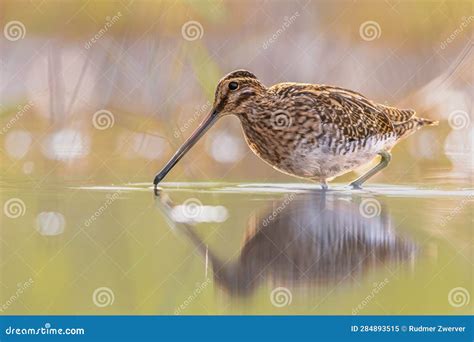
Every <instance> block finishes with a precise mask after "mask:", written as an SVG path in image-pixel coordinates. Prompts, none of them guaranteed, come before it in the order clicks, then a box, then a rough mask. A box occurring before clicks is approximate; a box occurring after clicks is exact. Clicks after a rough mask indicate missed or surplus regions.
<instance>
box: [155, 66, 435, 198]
mask: <svg viewBox="0 0 474 342" xmlns="http://www.w3.org/2000/svg"><path fill="white" fill-rule="evenodd" d="M230 114H233V115H236V116H237V117H238V118H239V119H240V121H241V123H242V128H243V132H244V136H245V139H246V141H247V144H248V145H249V147H250V149H251V150H252V151H253V152H254V153H255V154H256V155H257V156H259V157H260V158H261V159H263V160H264V161H265V162H266V163H268V164H269V165H270V166H272V167H273V168H275V169H277V170H278V171H281V172H283V173H286V174H289V175H292V176H296V177H300V178H305V179H310V180H312V181H315V182H319V183H320V184H321V186H322V188H323V189H327V183H326V182H327V181H328V180H331V179H332V178H334V177H336V176H339V175H342V174H344V173H347V172H349V171H351V170H353V169H355V168H357V167H359V166H361V165H363V164H366V163H368V162H369V161H371V160H372V159H373V158H375V157H376V156H377V155H379V156H380V157H381V160H380V162H379V163H378V164H377V165H376V166H375V167H373V168H372V169H370V170H369V171H368V172H366V173H365V174H363V175H362V176H361V177H359V178H358V179H356V180H355V181H353V182H352V183H351V184H350V185H351V186H352V187H353V188H360V187H361V185H362V183H364V182H365V181H366V180H367V179H369V178H370V177H372V176H373V175H375V174H376V173H377V172H379V171H380V170H382V169H383V168H385V167H386V166H387V165H388V164H389V162H390V159H391V154H390V150H391V149H392V147H393V146H394V145H395V144H396V143H397V142H399V141H400V140H401V139H403V138H405V137H407V136H409V135H411V134H412V133H414V132H415V131H417V130H418V129H419V128H421V127H423V126H430V125H436V124H437V122H435V121H432V120H428V119H423V118H418V117H416V116H415V111H414V110H412V109H397V108H394V107H389V106H385V105H382V104H378V103H375V102H373V101H371V100H369V99H367V98H366V97H365V96H363V95H361V94H359V93H357V92H354V91H351V90H347V89H343V88H339V87H334V86H328V85H318V84H304V83H279V84H276V85H274V86H271V87H269V88H267V87H266V86H265V85H263V84H262V83H261V82H260V81H259V80H258V78H257V77H256V76H255V75H254V74H252V73H251V72H249V71H246V70H237V71H234V72H231V73H230V74H228V75H226V76H225V77H224V78H222V79H221V80H220V81H219V83H218V85H217V88H216V92H215V98H214V104H213V107H212V109H211V111H210V113H209V115H208V116H207V117H206V118H205V119H204V121H203V122H202V123H201V124H200V125H199V127H198V128H197V129H196V130H195V131H194V132H193V134H192V135H191V136H190V137H189V138H188V139H187V140H186V142H185V143H184V144H183V145H182V146H181V147H180V148H179V149H178V151H177V152H176V153H175V154H174V155H173V157H172V158H171V159H170V161H169V162H168V163H167V164H166V165H165V167H164V168H163V169H162V170H161V171H160V172H158V174H157V175H156V176H155V179H154V185H155V190H156V189H157V185H158V183H159V182H160V181H161V180H162V179H163V178H164V177H165V176H166V175H167V174H168V172H169V171H170V170H171V169H172V168H173V166H174V165H176V163H177V162H178V161H179V160H180V159H181V158H182V157H183V156H184V155H185V153H186V152H187V151H188V150H189V149H190V148H191V147H192V146H193V145H194V144H195V143H196V142H197V141H198V140H199V139H200V138H201V137H202V136H203V135H204V133H205V132H206V131H207V130H208V129H209V128H210V127H211V126H212V125H213V124H214V123H215V122H216V121H217V120H218V119H219V118H221V117H223V116H225V115H230Z"/></svg>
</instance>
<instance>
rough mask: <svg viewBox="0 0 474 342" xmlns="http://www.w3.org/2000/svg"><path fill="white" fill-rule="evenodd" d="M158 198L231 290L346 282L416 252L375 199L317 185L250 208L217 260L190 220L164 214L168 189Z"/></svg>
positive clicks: (242, 292)
mask: <svg viewBox="0 0 474 342" xmlns="http://www.w3.org/2000/svg"><path fill="white" fill-rule="evenodd" d="M158 198H159V200H158V203H159V207H160V208H161V209H162V210H163V212H164V213H165V215H166V216H167V218H168V220H169V221H170V224H171V225H172V227H173V228H174V229H176V230H177V231H179V232H182V233H183V234H184V235H185V236H187V238H188V239H189V240H190V241H191V242H192V244H193V245H195V247H196V248H197V250H199V251H200V253H201V254H202V256H203V257H205V258H206V260H208V261H209V263H210V266H211V267H212V270H213V273H214V281H215V283H216V284H218V285H219V286H220V287H221V288H223V289H224V290H226V291H227V292H228V293H230V295H232V296H249V295H251V294H252V293H253V291H254V290H255V289H257V288H258V287H259V286H260V285H262V284H277V285H278V286H285V287H288V288H293V289H295V288H298V289H312V288H318V287H322V286H324V285H336V284H340V283H343V282H349V283H350V282H351V281H353V280H354V279H360V278H361V277H363V276H364V275H367V274H368V273H369V272H370V271H375V270H378V269H380V268H381V267H383V266H384V265H385V266H388V265H392V266H398V265H399V264H402V263H405V262H407V261H409V262H412V261H413V260H414V258H415V255H416V252H417V245H416V244H415V242H414V241H413V240H411V239H409V238H407V237H403V236H401V235H400V234H398V233H397V231H396V229H395V226H394V223H393V222H392V220H391V218H390V217H389V215H388V213H387V212H386V210H385V209H384V208H383V206H382V205H381V202H379V201H378V200H377V199H375V198H373V197H365V196H359V195H355V194H353V195H351V196H341V195H339V196H338V195H335V194H331V193H330V192H326V193H325V192H319V191H318V192H311V193H302V194H295V193H292V194H287V195H286V196H284V198H283V200H281V201H275V202H274V203H272V206H271V208H268V207H266V208H265V209H264V210H260V211H259V212H258V213H257V214H254V215H252V217H251V218H250V219H249V224H248V226H247V229H246V232H245V237H244V242H243V245H242V247H241V249H240V254H239V256H238V258H237V259H236V260H235V261H234V260H233V261H229V260H223V259H222V258H220V257H219V256H217V255H216V254H215V253H214V252H213V251H212V249H208V248H207V246H206V244H205V243H204V242H203V241H202V239H201V238H200V237H199V235H198V234H197V233H196V232H195V229H194V227H193V226H192V225H191V224H187V223H178V222H175V221H173V220H172V215H171V211H172V209H173V207H174V206H175V205H174V204H173V203H172V201H171V200H170V199H169V197H167V196H166V195H164V194H160V196H159V197H158Z"/></svg>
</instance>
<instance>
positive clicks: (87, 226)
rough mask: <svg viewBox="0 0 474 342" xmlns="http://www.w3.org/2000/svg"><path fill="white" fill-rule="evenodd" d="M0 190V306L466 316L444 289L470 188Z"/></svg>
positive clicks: (467, 246) (465, 224)
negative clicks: (4, 207) (5, 210)
mask: <svg viewBox="0 0 474 342" xmlns="http://www.w3.org/2000/svg"><path fill="white" fill-rule="evenodd" d="M2 197H3V198H4V199H5V200H6V199H9V198H17V199H19V200H21V202H20V203H19V205H18V206H17V207H18V209H19V210H20V211H19V212H18V211H14V208H13V207H12V208H10V210H12V211H11V212H10V216H11V217H8V216H3V217H2V231H1V265H0V267H1V285H2V288H1V289H2V291H1V301H2V303H9V304H8V305H6V304H4V312H6V313H9V314H25V313H30V314H466V313H472V307H471V306H470V305H463V306H461V307H456V306H453V305H452V303H450V300H449V298H448V294H449V292H450V291H451V290H452V289H455V288H458V287H462V288H464V289H466V290H467V291H469V292H470V293H472V262H473V254H472V223H473V220H472V212H473V211H472V209H473V195H472V191H470V190H469V189H467V188H466V189H464V188H460V189H443V188H440V187H426V188H416V187H402V186H387V185H371V186H368V187H367V188H366V189H365V190H363V191H350V190H348V189H347V188H345V187H344V186H342V185H340V186H339V185H335V186H333V188H332V189H331V190H330V191H328V192H322V191H320V190H319V189H318V187H317V186H313V185H306V184H224V183H201V184H200V183H164V185H163V188H162V189H161V191H160V194H159V196H158V197H155V196H154V195H153V192H152V189H151V188H150V187H149V184H124V185H118V186H74V185H72V184H57V185H56V186H51V185H50V184H48V185H47V186H46V185H43V186H40V187H36V188H35V187H34V186H30V185H22V186H20V185H19V184H14V183H13V184H10V185H7V184H4V185H3V188H2ZM12 213H13V214H12ZM16 216H17V217H16ZM25 283H27V284H26V285H25ZM19 288H21V289H22V293H21V294H20V295H18V296H16V294H17V292H18V289H19ZM12 296H13V297H12ZM12 298H13V299H12ZM5 305H6V306H5Z"/></svg>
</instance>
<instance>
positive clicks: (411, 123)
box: [393, 116, 439, 139]
mask: <svg viewBox="0 0 474 342" xmlns="http://www.w3.org/2000/svg"><path fill="white" fill-rule="evenodd" d="M438 124H439V122H438V121H435V120H430V119H424V118H418V117H416V116H414V117H412V118H411V119H409V120H407V121H405V122H400V123H394V125H393V128H394V129H395V133H396V134H397V136H398V139H402V138H406V137H407V136H409V135H411V134H413V133H415V132H416V131H417V130H419V129H420V128H422V127H424V126H437V125H438Z"/></svg>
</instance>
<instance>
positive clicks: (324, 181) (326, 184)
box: [321, 179, 329, 191]
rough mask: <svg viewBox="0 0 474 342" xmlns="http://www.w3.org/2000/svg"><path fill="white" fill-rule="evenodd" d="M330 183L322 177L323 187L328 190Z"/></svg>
mask: <svg viewBox="0 0 474 342" xmlns="http://www.w3.org/2000/svg"><path fill="white" fill-rule="evenodd" d="M328 188H329V187H328V183H327V182H326V180H325V179H321V189H322V190H324V191H326V190H327V189H328Z"/></svg>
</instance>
